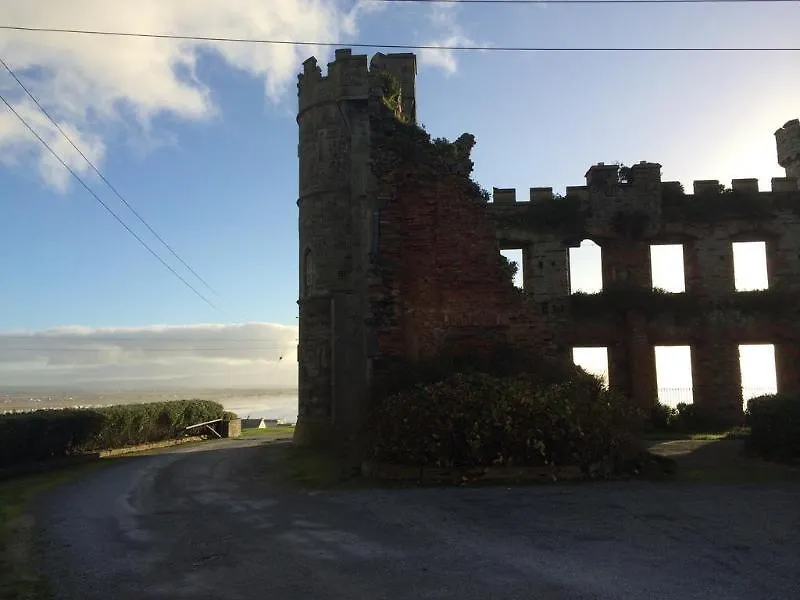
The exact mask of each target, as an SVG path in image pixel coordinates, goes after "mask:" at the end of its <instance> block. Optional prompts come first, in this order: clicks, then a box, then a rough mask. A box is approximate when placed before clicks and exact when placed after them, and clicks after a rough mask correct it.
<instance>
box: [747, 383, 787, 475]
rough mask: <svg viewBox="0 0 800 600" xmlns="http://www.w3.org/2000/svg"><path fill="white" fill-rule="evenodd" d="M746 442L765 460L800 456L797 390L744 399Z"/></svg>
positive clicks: (779, 459)
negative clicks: (745, 405) (746, 428)
mask: <svg viewBox="0 0 800 600" xmlns="http://www.w3.org/2000/svg"><path fill="white" fill-rule="evenodd" d="M745 416H746V423H747V425H749V427H750V436H749V437H748V438H747V446H748V448H750V449H751V450H752V451H753V452H755V453H756V454H758V455H759V456H761V457H763V458H766V459H768V460H776V461H782V462H792V461H797V460H800V394H771V395H767V396H759V397H758V398H751V399H750V400H748V402H747V411H746V415H745Z"/></svg>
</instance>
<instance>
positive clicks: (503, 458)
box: [369, 371, 642, 470]
mask: <svg viewBox="0 0 800 600" xmlns="http://www.w3.org/2000/svg"><path fill="white" fill-rule="evenodd" d="M641 418H642V415H641V414H640V413H639V412H638V411H637V410H636V409H635V408H634V407H633V406H632V405H631V403H630V402H629V401H627V400H626V399H624V398H622V397H619V396H617V395H615V394H613V393H611V392H609V391H608V390H607V389H605V387H604V386H603V385H602V383H601V382H600V380H599V379H597V378H594V377H592V376H590V375H588V374H586V373H585V372H577V371H576V372H575V374H574V376H572V377H569V378H566V379H563V380H562V381H561V382H559V383H543V382H542V381H541V380H539V379H537V378H532V377H529V376H526V375H512V376H494V375H489V374H482V373H473V374H469V375H467V374H456V375H452V376H450V377H448V378H446V379H443V380H440V381H437V382H435V383H422V384H418V385H416V386H414V387H412V388H409V389H406V390H405V391H402V392H399V393H395V394H394V395H392V396H389V397H388V398H386V399H385V400H384V401H383V402H382V403H380V405H379V406H378V407H377V408H376V410H374V411H373V412H372V413H371V416H370V427H369V431H370V432H371V440H370V442H371V443H370V448H371V451H372V458H373V459H375V460H377V461H378V462H382V463H393V464H404V465H418V466H438V467H451V468H471V467H478V466H491V465H496V464H502V465H512V464H513V465H518V466H542V465H558V466H567V465H580V466H581V467H582V468H584V469H585V470H589V468H590V467H591V465H593V464H596V463H599V462H608V461H614V462H619V461H622V460H626V459H627V458H629V457H630V456H632V454H633V452H634V451H635V448H636V438H637V435H636V432H637V428H638V426H639V425H640V423H641Z"/></svg>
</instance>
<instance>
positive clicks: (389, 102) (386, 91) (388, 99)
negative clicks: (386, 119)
mask: <svg viewBox="0 0 800 600" xmlns="http://www.w3.org/2000/svg"><path fill="white" fill-rule="evenodd" d="M378 78H379V80H380V82H381V94H382V96H381V101H382V102H383V105H384V106H385V107H386V108H388V109H389V110H390V111H391V112H392V114H393V115H394V117H395V118H396V119H398V120H400V121H405V120H406V119H405V117H404V115H403V86H402V85H401V84H400V81H399V80H398V79H397V77H395V76H394V75H392V74H391V73H390V72H389V71H378Z"/></svg>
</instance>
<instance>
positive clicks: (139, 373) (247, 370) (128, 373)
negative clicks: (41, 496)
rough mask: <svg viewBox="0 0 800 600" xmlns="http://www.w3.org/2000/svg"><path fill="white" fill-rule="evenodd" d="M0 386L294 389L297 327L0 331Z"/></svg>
mask: <svg viewBox="0 0 800 600" xmlns="http://www.w3.org/2000/svg"><path fill="white" fill-rule="evenodd" d="M0 382H2V384H3V385H4V386H6V387H19V386H34V385H36V386H53V385H55V386H82V385H88V386H105V387H115V388H123V387H128V388H131V387H137V388H148V387H215V388H223V387H280V388H295V387H296V385H297V328H296V327H290V326H285V325H276V324H272V323H245V324H237V325H207V324H200V325H186V326H151V327H128V328H123V327H119V328H87V327H61V328H57V329H50V330H46V331H36V332H23V333H16V332H5V333H0Z"/></svg>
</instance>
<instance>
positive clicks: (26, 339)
mask: <svg viewBox="0 0 800 600" xmlns="http://www.w3.org/2000/svg"><path fill="white" fill-rule="evenodd" d="M6 341H12V342H14V343H17V344H36V343H39V342H49V341H55V342H57V343H59V344H61V345H64V344H105V343H108V342H131V343H136V342H137V341H145V342H149V343H153V342H165V343H169V342H179V343H183V344H193V343H201V344H202V343H210V344H228V343H230V344H232V345H233V344H239V343H245V342H246V343H254V344H271V345H272V346H274V347H276V348H277V347H283V345H284V344H282V343H276V342H271V341H268V340H264V339H260V338H242V339H225V338H213V337H209V338H204V337H199V338H194V339H189V338H178V337H173V338H162V337H153V338H140V339H139V340H137V339H136V338H126V337H121V336H120V337H97V338H91V339H69V338H64V337H52V338H49V337H44V336H42V337H35V336H21V335H17V336H15V335H3V336H0V350H2V349H3V348H7V347H8V346H4V345H3V343H4V342H6ZM292 342H297V338H295V339H294V340H292ZM287 343H289V342H287Z"/></svg>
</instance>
